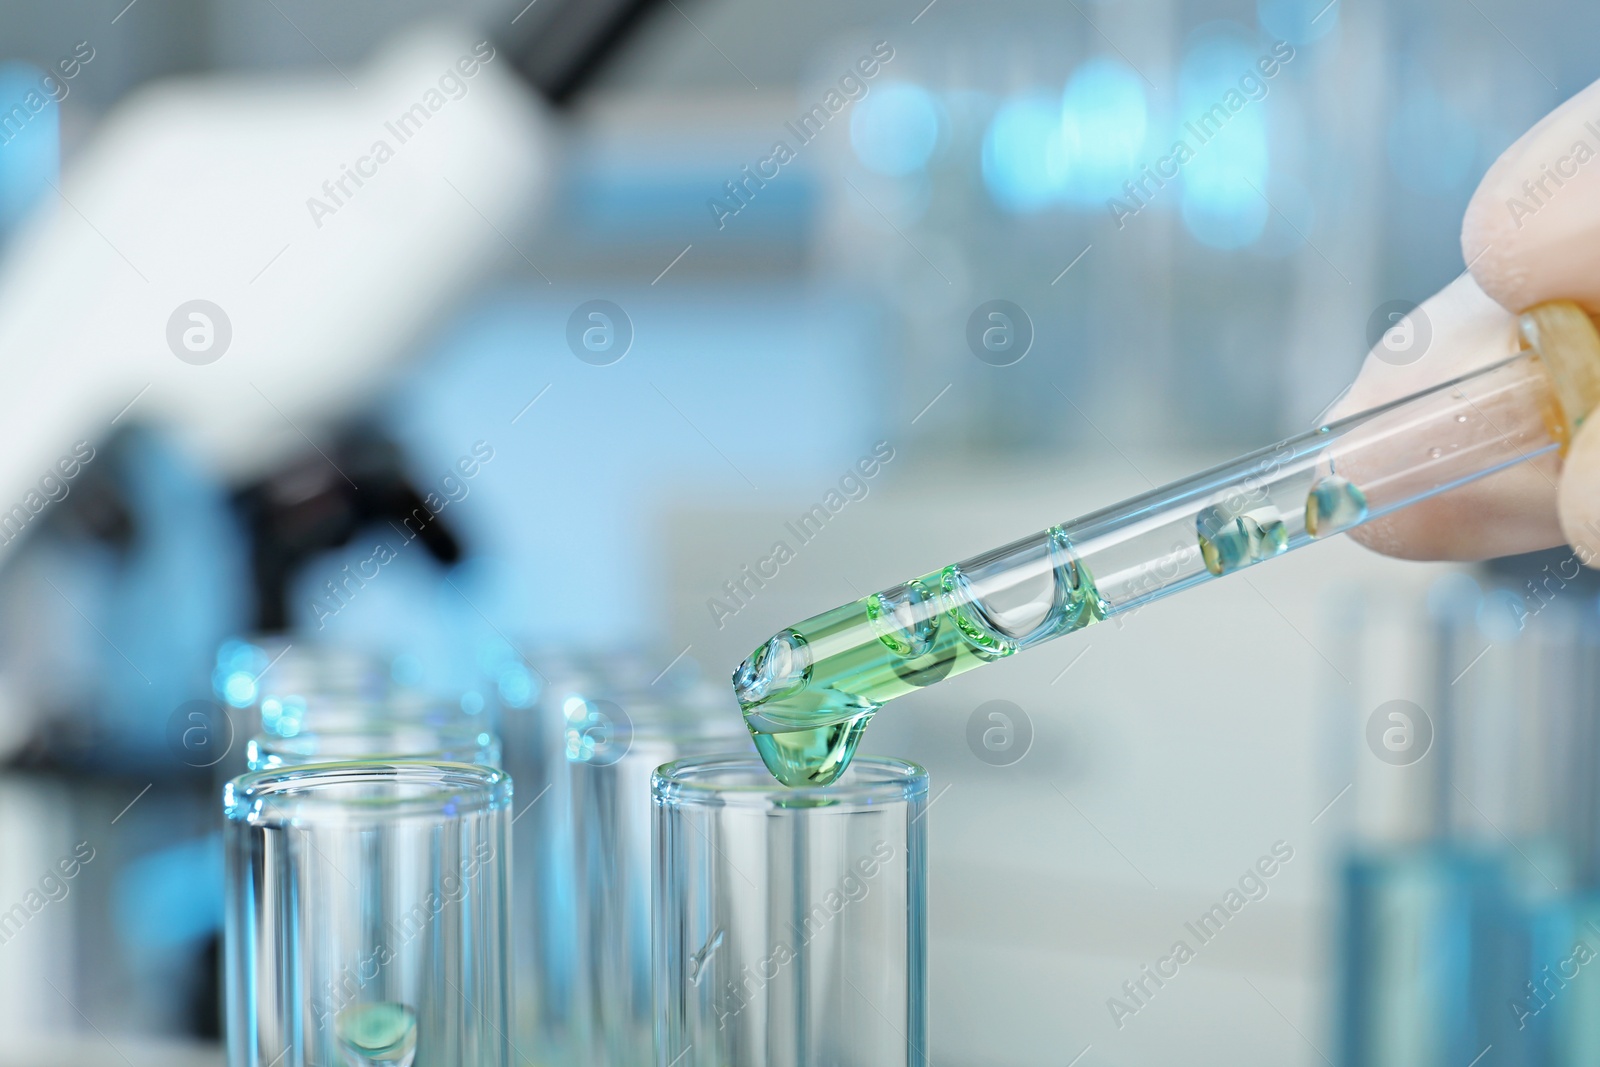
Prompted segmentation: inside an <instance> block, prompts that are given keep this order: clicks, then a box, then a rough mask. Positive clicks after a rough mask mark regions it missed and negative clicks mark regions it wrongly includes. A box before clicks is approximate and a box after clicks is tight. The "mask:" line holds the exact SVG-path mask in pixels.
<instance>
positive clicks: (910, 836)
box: [652, 756, 928, 1067]
mask: <svg viewBox="0 0 1600 1067" xmlns="http://www.w3.org/2000/svg"><path fill="white" fill-rule="evenodd" d="M927 791H928V776H927V772H926V771H924V770H923V769H922V768H921V767H918V766H917V765H916V764H913V763H906V762H903V761H900V760H893V759H883V758H877V757H870V758H863V759H861V760H857V761H856V763H855V765H854V766H853V767H852V768H851V769H850V770H849V771H847V772H846V773H845V774H844V775H843V776H842V777H841V778H840V779H839V780H838V782H836V783H835V785H834V786H833V787H832V788H828V789H820V788H816V787H802V788H797V789H790V788H787V787H784V786H782V785H779V784H778V783H776V782H774V781H773V780H772V777H771V775H769V774H768V773H767V771H766V769H765V768H764V767H763V765H762V763H761V761H760V760H759V759H756V758H753V757H746V756H711V757H704V758H694V759H688V760H680V761H678V762H675V763H670V764H667V765H666V766H664V767H662V768H661V769H660V770H658V771H657V772H656V774H655V776H654V779H653V781H652V797H653V801H654V806H655V824H654V825H655V830H654V842H655V865H654V877H653V886H654V896H655V899H654V905H653V928H654V936H653V940H654V952H653V957H654V970H655V1001H656V1051H655V1064H656V1067H728V1065H730V1064H737V1065H738V1067H925V1065H926V1064H927V1062H928V1057H927V1047H928V1041H927V1013H926V1000H927V974H926V969H925V967H926V963H925V960H926V914H925V912H926V903H925V900H926V888H925V884H926V862H927V861H926V848H925V842H924V825H923V822H922V814H923V811H924V810H925V805H926V803H927Z"/></svg>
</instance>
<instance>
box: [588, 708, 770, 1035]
mask: <svg viewBox="0 0 1600 1067" xmlns="http://www.w3.org/2000/svg"><path fill="white" fill-rule="evenodd" d="M623 699H624V700H625V701H626V706H625V707H624V706H621V705H614V704H611V703H610V702H609V701H604V700H596V701H586V702H584V703H583V704H582V705H580V706H575V707H573V708H572V709H571V712H570V713H569V714H568V716H567V746H566V750H567V759H568V760H569V761H570V768H569V771H568V776H569V782H570V785H571V811H572V839H573V848H574V857H573V871H574V875H575V878H576V885H577V894H576V905H577V906H576V912H577V923H576V935H577V955H576V960H577V967H578V996H577V998H576V1003H575V1011H574V1016H575V1030H576V1033H577V1043H578V1048H579V1050H580V1051H579V1054H578V1056H577V1061H578V1062H581V1063H606V1064H645V1063H648V1062H650V1058H651V1055H652V1049H653V1048H654V1041H655V1024H654V1004H653V1002H652V999H651V990H650V981H651V978H650V974H651V971H650V967H651V962H650V865H651V843H650V823H651V804H650V783H651V776H652V774H653V773H654V771H655V769H656V768H657V767H660V766H661V765H662V764H665V763H670V762H672V761H673V760H678V759H684V758H687V757H691V756H708V755H712V754H715V753H728V752H734V751H744V752H745V753H746V754H747V755H748V756H749V757H752V758H753V757H754V756H755V750H754V749H753V748H752V747H751V745H750V737H749V734H748V733H746V732H745V730H744V728H743V726H742V725H741V724H740V722H739V718H738V716H736V715H732V714H730V713H729V711H730V709H728V708H726V707H722V706H708V705H707V704H706V703H704V702H698V701H696V700H694V699H693V698H692V696H691V697H689V698H688V699H686V700H684V701H682V702H678V701H668V702H664V703H663V702H654V701H647V700H642V699H639V698H631V699H630V698H628V697H626V696H624V697H623ZM724 699H725V697H724Z"/></svg>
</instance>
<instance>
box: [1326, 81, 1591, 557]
mask: <svg viewBox="0 0 1600 1067" xmlns="http://www.w3.org/2000/svg"><path fill="white" fill-rule="evenodd" d="M1596 116H1600V82H1596V83H1595V84H1594V85H1591V86H1589V87H1588V88H1587V89H1584V90H1583V91H1582V92H1580V93H1578V94H1577V95H1576V96H1574V97H1573V98H1572V99H1570V100H1568V101H1567V102H1566V103H1564V104H1562V105H1561V106H1560V107H1559V108H1557V109H1556V110H1555V111H1553V112H1551V113H1550V114H1549V115H1547V116H1546V117H1545V118H1544V119H1543V120H1541V121H1540V122H1539V124H1538V125H1536V126H1535V127H1534V128H1533V129H1531V130H1529V131H1528V132H1527V133H1525V134H1523V135H1522V137H1521V138H1519V139H1518V140H1517V142H1516V143H1515V144H1513V145H1512V146H1511V147H1510V148H1508V149H1507V150H1506V151H1505V154H1503V155H1502V156H1501V157H1500V158H1499V159H1498V160H1497V161H1495V164H1494V166H1492V167H1490V168H1489V173H1488V174H1486V175H1485V176H1484V179H1483V181H1482V182H1481V183H1480V184H1479V186H1478V190H1477V192H1476V193H1474V194H1473V197H1472V202H1471V203H1470V204H1469V205H1468V206H1467V213H1466V218H1465V220H1464V222H1463V224H1462V230H1461V250H1462V255H1463V256H1464V257H1465V260H1466V262H1467V263H1468V264H1469V270H1468V273H1467V274H1466V275H1463V276H1462V277H1461V278H1460V279H1458V280H1457V281H1456V282H1455V283H1454V284H1452V285H1450V286H1447V287H1446V288H1445V289H1444V290H1442V291H1441V292H1439V293H1438V294H1436V295H1435V296H1433V297H1431V298H1430V299H1428V300H1427V301H1425V302H1424V303H1423V305H1422V310H1423V313H1424V314H1425V315H1426V316H1427V319H1428V322H1429V324H1430V325H1431V328H1432V333H1433V337H1432V341H1431V343H1430V345H1429V347H1428V349H1427V351H1426V353H1425V354H1424V355H1423V357H1422V358H1421V359H1419V360H1417V361H1416V362H1414V363H1411V364H1408V365H1406V366H1394V365H1391V364H1390V363H1388V362H1385V361H1384V360H1383V359H1380V358H1379V357H1378V356H1377V354H1376V352H1377V350H1376V349H1375V350H1374V352H1373V353H1369V354H1368V356H1367V360H1366V363H1365V364H1364V365H1363V366H1362V368H1361V373H1360V374H1359V375H1358V376H1357V378H1356V381H1355V384H1354V385H1353V386H1352V387H1351V390H1350V393H1349V395H1348V396H1346V397H1345V398H1344V400H1343V401H1341V403H1340V404H1339V407H1338V410H1337V411H1336V413H1335V414H1336V415H1348V414H1352V413H1354V412H1357V411H1361V410H1364V409H1366V408H1369V407H1372V406H1374V405H1375V404H1380V403H1383V402H1385V401H1388V400H1393V399H1396V398H1398V397H1401V396H1405V395H1407V394H1408V393H1412V392H1416V391H1417V390H1419V389H1424V388H1427V387H1428V386H1431V385H1435V384H1437V383H1438V382H1441V381H1445V380H1447V379H1449V378H1453V377H1456V376H1458V375H1461V374H1465V373H1467V372H1468V371H1471V370H1474V369H1476V368H1478V367H1481V366H1484V365H1485V364H1488V363H1491V362H1493V361H1495V360H1497V359H1501V358H1504V357H1505V356H1506V355H1509V354H1510V353H1511V352H1513V351H1514V350H1515V344H1514V341H1513V338H1514V336H1515V329H1516V313H1517V312H1520V311H1522V310H1524V309H1526V308H1528V307H1531V306H1533V305H1534V304H1538V303H1542V302H1544V301H1547V300H1556V299H1566V300H1572V301H1575V302H1577V303H1578V304H1580V305H1582V306H1583V307H1584V308H1585V309H1587V310H1588V311H1589V313H1590V314H1592V315H1594V314H1600V124H1597V125H1594V126H1590V125H1587V124H1588V123H1590V122H1592V121H1594V120H1595V119H1596ZM1580 144H1581V145H1583V146H1584V147H1583V148H1582V149H1578V147H1577V146H1578V145H1580ZM1580 158H1581V159H1582V160H1583V161H1582V162H1580ZM1552 174H1554V175H1555V177H1551V176H1550V175H1552ZM1558 178H1559V180H1560V182H1561V183H1562V184H1560V185H1557V181H1556V179H1558ZM1524 183H1528V184H1527V185H1525V184H1524ZM1541 183H1542V186H1543V188H1542V189H1541ZM1530 190H1531V191H1530ZM1351 536H1352V537H1355V538H1356V539H1357V540H1359V541H1361V542H1362V543H1363V544H1366V545H1367V546H1368V547H1370V548H1373V549H1376V550H1377V551H1379V552H1383V553H1386V554H1388V555H1392V556H1401V557H1404V558H1407V559H1486V558H1489V557H1493V556H1503V555H1509V554H1512V553H1517V552H1531V551H1533V550H1535V549H1540V548H1549V547H1551V546H1552V545H1558V544H1561V543H1562V542H1563V541H1566V542H1567V543H1568V544H1571V545H1572V546H1573V547H1574V549H1576V550H1577V555H1578V558H1579V559H1581V560H1583V561H1584V562H1586V563H1590V564H1595V563H1600V418H1591V419H1589V420H1588V422H1586V423H1585V425H1584V426H1583V427H1582V429H1580V430H1579V432H1578V434H1577V435H1576V437H1575V438H1574V440H1573V442H1572V446H1571V448H1570V449H1569V450H1568V453H1567V456H1566V458H1565V460H1564V461H1562V460H1561V459H1559V458H1558V457H1556V456H1554V455H1549V456H1544V457H1541V458H1540V459H1538V460H1534V461H1532V462H1530V463H1522V464H1519V465H1517V466H1516V467H1512V468H1510V469H1507V470H1505V471H1501V472H1500V473H1498V474H1495V475H1491V476H1490V477H1488V478H1485V479H1483V480H1481V481H1479V482H1475V483H1473V484H1471V485H1466V486H1463V487H1461V488H1460V489H1455V490H1452V491H1451V492H1448V493H1443V494H1440V495H1439V496H1437V497H1435V498H1433V499H1432V500H1429V501H1426V502H1424V503H1421V504H1417V505H1414V506H1412V507H1409V508H1405V509H1403V510H1401V511H1398V512H1395V513H1393V514H1391V515H1389V516H1386V517H1384V518H1381V519H1377V520H1375V521H1373V522H1371V523H1368V524H1367V525H1366V526H1363V527H1359V528H1357V529H1356V530H1354V531H1352V532H1351Z"/></svg>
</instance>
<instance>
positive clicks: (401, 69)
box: [0, 26, 546, 541]
mask: <svg viewBox="0 0 1600 1067" xmlns="http://www.w3.org/2000/svg"><path fill="white" fill-rule="evenodd" d="M486 56H487V57H488V58H485V57H486ZM469 70H470V71H471V73H466V71H469ZM345 72H346V73H347V74H348V75H349V81H346V80H345V79H344V78H343V77H341V76H338V75H333V74H327V75H324V74H317V75H315V76H306V75H300V76H294V77H288V76H272V77H253V78H240V77H229V78H194V79H185V80H175V81H169V82H164V83H159V84H157V85H154V86H152V87H150V88H148V89H144V90H142V91H140V92H139V93H137V94H136V95H135V96H134V97H132V98H130V99H129V100H128V101H127V102H126V103H124V104H122V105H121V106H120V107H119V108H118V109H117V110H116V111H114V112H113V113H112V114H111V115H110V116H109V117H108V118H107V119H106V121H105V122H104V124H103V125H102V126H101V127H100V129H99V130H97V131H96V135H95V138H94V140H93V142H92V143H91V144H89V145H88V146H87V147H86V149H85V150H84V151H83V152H82V153H81V155H80V156H79V157H78V159H77V160H76V162H75V164H74V166H73V167H72V168H71V169H70V170H69V172H68V173H67V174H66V175H65V176H64V179H63V181H62V183H61V187H60V195H59V196H57V195H56V194H55V193H49V194H47V196H46V203H45V204H44V206H43V207H42V209H41V210H40V212H39V213H38V214H37V215H36V216H35V217H33V218H32V219H31V220H30V221H29V223H28V224H27V226H26V227H25V228H24V229H23V230H22V231H21V232H20V233H19V234H18V237H17V240H16V241H15V243H14V244H13V245H12V246H11V247H10V248H9V249H8V254H7V256H6V258H5V260H4V262H3V263H0V374H3V379H0V380H3V382H4V386H5V387H4V388H3V389H0V518H3V516H4V515H5V514H6V513H8V512H9V511H10V510H11V509H12V508H13V506H14V505H18V504H20V503H22V502H23V501H24V500H25V499H26V498H27V497H29V496H31V497H33V499H34V500H37V499H38V492H37V491H38V489H39V485H40V480H41V477H42V476H44V475H47V474H54V473H55V471H56V468H57V463H58V460H60V459H61V458H62V457H63V456H70V455H71V454H72V453H73V445H74V443H75V442H77V441H80V440H81V441H84V442H87V443H88V444H89V445H90V446H91V447H94V446H98V445H100V444H102V443H103V442H104V441H105V439H106V438H107V437H108V436H109V435H110V434H111V433H112V432H113V431H114V430H115V429H117V428H118V427H120V426H122V425H126V423H127V422H131V421H134V420H135V419H138V420H155V421H159V422H161V423H163V424H165V425H168V426H170V427H171V428H172V429H173V430H175V431H176V433H177V435H178V436H179V437H180V439H183V440H185V441H186V442H187V443H188V444H190V445H191V446H192V449H193V451H194V453H195V455H196V456H197V457H198V458H199V459H200V460H201V461H202V462H206V463H209V464H211V466H212V467H213V469H214V471H215V473H216V474H217V475H218V476H219V477H223V478H238V477H242V476H245V475H248V474H250V473H252V472H253V471H254V470H256V469H259V468H260V467H263V466H265V465H268V464H271V463H273V462H274V461H275V460H277V459H279V458H280V457H281V455H282V453H283V452H284V451H285V450H287V449H297V448H304V447H305V438H304V437H303V436H302V435H306V436H309V437H312V438H315V437H316V436H317V435H318V431H319V428H320V427H321V425H322V424H323V423H325V422H326V421H327V420H329V419H333V418H336V417H338V416H339V415H340V414H341V413H343V412H345V411H347V410H348V409H349V408H350V407H351V406H352V405H353V404H355V403H357V402H359V401H360V400H361V399H362V398H363V397H364V396H365V395H366V394H368V393H369V392H371V391H372V390H373V389H374V388H375V387H376V386H377V385H378V384H381V381H382V377H383V376H382V374H381V373H380V372H381V370H382V369H383V367H384V365H385V364H386V363H388V362H389V361H392V360H394V359H396V358H397V357H399V356H402V355H405V354H407V351H408V349H410V348H411V347H412V346H414V345H415V344H416V343H417V341H418V339H419V337H420V336H422V335H424V334H425V332H426V330H427V328H428V327H429V326H430V325H431V324H432V323H433V322H434V320H435V319H436V318H437V317H438V316H439V315H441V314H442V313H444V312H445V311H446V310H447V309H448V308H449V306H450V302H451V301H452V299H453V298H455V297H457V296H458V295H459V294H460V292H461V290H462V288H463V287H464V286H465V285H466V284H468V283H469V282H470V281H471V280H472V279H473V278H474V276H475V274H476V272H477V271H478V269H479V268H480V267H483V266H484V265H486V263H487V262H489V261H490V260H491V259H492V258H493V257H495V256H506V257H509V258H512V259H514V258H515V256H516V255H517V252H515V251H513V250H512V249H511V248H510V247H509V245H508V242H509V240H510V237H511V235H515V233H516V227H517V224H518V222H519V220H520V219H521V218H523V217H524V216H526V214H527V213H528V212H529V211H531V210H532V209H533V208H535V207H536V206H537V202H538V200H539V194H540V192H541V191H542V190H543V188H544V187H545V184H546V183H545V180H544V179H545V173H544V166H543V164H544V162H545V160H544V158H543V157H544V153H543V151H542V150H543V148H544V146H545V141H546V138H545V137H543V136H542V131H543V129H544V121H543V106H542V104H541V103H540V101H539V100H538V99H537V98H536V97H535V96H534V94H533V92H532V91H531V90H529V89H528V88H527V87H526V86H525V85H524V84H523V82H522V80H521V79H520V77H519V76H518V75H517V74H516V72H515V71H514V70H513V69H512V66H511V58H510V56H509V55H505V54H496V53H495V49H494V47H493V46H492V45H490V44H488V43H487V42H484V38H483V35H481V34H473V33H471V32H469V31H468V30H467V29H465V28H463V27H457V26H428V27H422V28H418V29H413V30H411V31H409V32H408V33H407V34H406V35H405V36H404V37H403V38H402V39H400V40H397V41H392V42H390V44H389V46H388V47H386V48H385V49H383V50H382V51H381V52H380V53H379V54H378V55H377V56H376V57H375V58H374V59H373V60H372V61H370V62H368V63H366V64H363V65H361V66H354V65H347V66H346V67H345ZM352 83H353V84H352ZM380 142H382V143H384V144H386V145H387V146H388V153H383V152H379V151H377V146H378V144H379V143H380ZM378 156H384V158H383V159H382V160H381V161H380V160H379V158H378ZM350 171H357V172H358V174H357V176H356V178H351V177H349V172H350ZM357 178H359V180H360V181H361V183H362V184H360V185H357V184H356V180H357ZM324 183H329V184H328V185H325V184H324ZM340 183H342V186H343V187H342V190H341V189H340V187H339V186H340ZM313 198H315V200H316V201H317V202H320V204H321V205H322V207H317V206H316V204H313V203H312V200H313ZM197 299H198V300H207V301H210V302H212V303H213V304H215V305H216V306H218V307H220V308H221V309H222V312H223V314H224V315H225V316H226V319H227V324H228V327H229V328H230V330H229V332H231V339H230V340H229V341H228V345H227V348H226V350H225V351H223V352H222V354H221V356H220V357H219V358H216V359H215V361H214V362H209V363H204V364H203V365H197V362H186V361H185V359H183V358H180V357H179V356H178V355H175V354H174V351H173V349H172V347H171V345H170V344H169V321H170V320H172V318H173V315H174V312H175V311H177V310H178V309H179V307H180V305H183V304H185V303H186V302H188V301H192V300H197ZM178 325H179V329H178V333H179V337H180V345H181V343H182V338H183V335H184V334H187V335H188V340H189V342H190V343H192V344H194V345H195V346H198V347H200V348H202V349H203V348H204V347H205V345H206V342H207V338H208V330H209V331H210V334H209V336H210V339H211V343H212V344H214V345H215V344H219V343H220V340H221V335H222V332H223V330H222V324H221V323H217V322H212V323H210V324H209V326H208V324H207V323H206V322H205V321H202V320H199V319H190V318H188V317H187V316H186V315H185V316H180V321H179V324H178ZM186 351H187V350H186ZM215 351H216V350H215V349H213V351H212V352H211V353H207V352H204V351H199V352H194V351H188V355H189V356H190V357H192V359H193V360H195V361H202V360H204V359H205V358H206V357H207V355H208V354H210V355H214V354H215ZM147 387H148V388H147ZM136 397H137V400H136V401H135V398H136ZM130 402H132V403H133V407H132V408H131V409H130V410H129V411H128V412H127V414H126V415H124V416H121V417H120V418H119V412H121V411H123V409H124V408H125V407H126V406H127V405H129V404H130ZM114 418H117V419H118V426H113V425H112V420H113V419H114ZM78 455H79V457H80V458H81V456H82V452H81V451H80V452H79V453H78ZM0 541H9V539H8V538H0Z"/></svg>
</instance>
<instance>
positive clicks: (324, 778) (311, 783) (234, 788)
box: [223, 760, 512, 827]
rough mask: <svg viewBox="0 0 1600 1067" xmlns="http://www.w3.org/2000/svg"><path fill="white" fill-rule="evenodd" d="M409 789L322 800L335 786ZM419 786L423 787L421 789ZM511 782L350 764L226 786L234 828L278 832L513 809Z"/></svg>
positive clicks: (462, 768)
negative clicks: (391, 793) (392, 793)
mask: <svg viewBox="0 0 1600 1067" xmlns="http://www.w3.org/2000/svg"><path fill="white" fill-rule="evenodd" d="M371 784H377V785H385V784H387V785H393V786H397V787H398V786H404V787H406V790H405V792H404V793H399V794H397V795H395V796H389V797H364V798H362V799H361V800H359V801H352V800H351V799H350V798H348V797H342V796H341V797H338V798H333V797H328V796H326V795H323V794H325V793H326V790H327V788H328V787H330V786H349V785H371ZM419 787H420V789H419ZM511 797H512V782H511V776H510V775H509V774H507V773H506V772H505V771H502V770H499V769H498V768H494V767H484V766H479V765H476V764H471V763H449V762H443V761H430V760H352V761H348V762H336V763H304V764H299V765H296V766H290V767H280V768H276V769H273V770H261V771H249V772H247V773H245V774H242V775H240V776H239V777H237V778H235V779H233V780H232V781H231V782H229V783H228V784H227V785H226V786H224V787H223V811H224V814H225V816H226V818H227V819H228V821H229V822H232V823H243V824H248V825H250V826H260V827H272V826H285V825H298V824H300V823H302V822H312V823H317V824H322V823H330V824H331V823H346V824H362V825H376V824H382V823H388V822H393V821H396V820H399V819H406V818H414V817H417V816H422V815H435V816H436V815H439V814H440V813H442V812H446V808H447V807H448V809H449V810H448V812H447V813H448V814H450V815H452V816H453V817H459V816H463V815H476V814H483V813H486V812H491V811H495V810H497V809H500V808H508V807H510V805H511Z"/></svg>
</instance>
